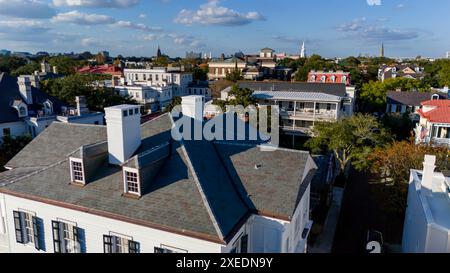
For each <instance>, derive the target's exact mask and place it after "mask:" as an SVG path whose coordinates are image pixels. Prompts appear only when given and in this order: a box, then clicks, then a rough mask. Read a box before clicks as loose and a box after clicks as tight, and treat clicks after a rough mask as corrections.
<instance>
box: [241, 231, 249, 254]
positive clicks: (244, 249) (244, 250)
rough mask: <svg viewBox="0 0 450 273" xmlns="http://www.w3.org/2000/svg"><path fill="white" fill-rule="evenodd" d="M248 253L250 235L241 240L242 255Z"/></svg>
mask: <svg viewBox="0 0 450 273" xmlns="http://www.w3.org/2000/svg"><path fill="white" fill-rule="evenodd" d="M247 252H248V234H246V235H244V236H242V238H241V253H247Z"/></svg>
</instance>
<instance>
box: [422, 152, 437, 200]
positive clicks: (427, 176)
mask: <svg viewBox="0 0 450 273" xmlns="http://www.w3.org/2000/svg"><path fill="white" fill-rule="evenodd" d="M435 168H436V156H434V155H426V156H425V161H424V162H423V173H422V188H426V189H428V190H429V191H430V193H431V192H432V190H433V177H434V169H435Z"/></svg>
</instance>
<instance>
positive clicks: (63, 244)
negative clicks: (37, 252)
mask: <svg viewBox="0 0 450 273" xmlns="http://www.w3.org/2000/svg"><path fill="white" fill-rule="evenodd" d="M52 229H53V246H54V250H55V253H81V240H80V233H81V229H80V228H78V227H77V226H76V225H74V224H70V223H66V222H61V221H52Z"/></svg>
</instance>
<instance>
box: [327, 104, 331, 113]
mask: <svg viewBox="0 0 450 273" xmlns="http://www.w3.org/2000/svg"><path fill="white" fill-rule="evenodd" d="M327 111H331V103H327Z"/></svg>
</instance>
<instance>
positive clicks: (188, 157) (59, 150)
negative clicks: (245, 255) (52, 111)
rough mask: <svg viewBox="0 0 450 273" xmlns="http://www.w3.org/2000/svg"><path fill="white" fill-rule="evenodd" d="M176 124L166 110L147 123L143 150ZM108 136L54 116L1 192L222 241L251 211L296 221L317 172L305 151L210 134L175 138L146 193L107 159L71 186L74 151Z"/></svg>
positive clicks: (2, 179) (166, 137)
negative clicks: (127, 189)
mask: <svg viewBox="0 0 450 273" xmlns="http://www.w3.org/2000/svg"><path fill="white" fill-rule="evenodd" d="M171 127H172V121H171V117H170V116H169V115H167V114H166V115H163V116H161V117H159V118H157V119H155V120H152V121H150V122H147V123H145V124H143V125H142V129H141V133H142V146H141V148H140V149H139V150H138V153H140V152H142V151H144V150H148V149H151V147H155V146H158V145H160V144H161V143H164V142H167V141H171V134H170V130H171ZM105 140H107V136H106V127H104V126H89V125H75V124H62V123H53V124H52V125H51V126H50V127H49V128H48V129H47V130H46V131H44V132H43V133H42V134H40V135H39V136H38V137H37V138H36V139H35V140H34V141H33V142H32V143H31V144H29V145H28V146H27V147H26V148H25V149H24V150H23V151H22V152H20V153H19V154H18V155H17V156H16V157H15V158H14V159H13V160H11V161H10V162H9V163H8V166H11V167H14V169H13V170H11V171H7V172H4V173H2V174H0V192H4V193H6V194H12V195H14V194H16V195H18V196H20V197H24V198H30V199H33V198H37V199H36V200H37V201H41V202H46V201H47V200H50V201H52V202H56V204H67V205H68V206H69V207H70V208H73V209H80V210H82V211H85V212H88V213H92V214H96V215H102V216H105V215H106V217H112V218H114V217H118V218H117V219H120V220H123V221H129V222H131V223H137V224H140V225H144V226H149V227H154V228H157V229H163V230H168V231H171V232H176V233H179V234H184V235H187V236H193V237H197V238H201V239H205V240H211V241H214V242H218V243H221V242H227V241H228V240H229V239H230V237H231V236H232V235H233V232H235V231H236V228H238V227H239V225H240V224H241V223H242V221H243V220H245V219H246V218H247V217H248V216H249V215H250V214H251V213H261V214H263V215H268V216H272V217H279V218H280V219H283V220H289V219H290V217H292V215H293V213H294V210H295V208H296V207H297V204H298V202H299V200H300V198H301V197H302V196H303V194H304V192H305V190H306V189H307V187H308V186H309V183H310V181H311V179H312V177H313V174H314V170H311V171H310V172H308V173H307V174H305V166H306V165H307V160H309V154H308V153H306V152H297V151H291V150H282V149H281V150H277V151H274V152H261V151H260V150H259V148H258V146H257V144H256V143H252V142H245V141H244V142H237V141H224V142H218V141H215V142H209V141H205V140H204V141H182V142H173V146H172V147H173V148H172V151H171V153H170V156H169V157H168V158H167V159H166V160H165V163H164V164H163V166H162V167H161V169H159V171H158V173H157V175H156V177H155V178H154V179H153V180H152V181H146V182H144V183H150V188H149V190H147V191H146V192H145V193H144V194H143V196H142V197H141V198H140V199H139V200H135V199H130V198H126V197H124V196H122V193H123V189H122V187H123V182H122V179H123V178H122V171H121V168H120V167H115V166H110V165H108V164H107V162H104V164H103V166H101V167H100V168H98V169H97V171H96V172H95V173H94V174H93V176H92V177H91V178H90V179H89V183H88V184H87V185H86V186H84V187H83V188H80V187H77V186H73V185H70V172H69V162H68V155H69V154H71V153H73V152H74V151H76V150H77V149H79V148H80V147H81V146H83V145H87V144H93V143H101V142H104V141H105ZM255 164H256V165H258V164H259V166H260V168H258V169H255ZM2 183H3V184H4V185H3V187H2V186H1V184H2ZM33 200H34V199H33ZM47 202H48V201H47Z"/></svg>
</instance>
